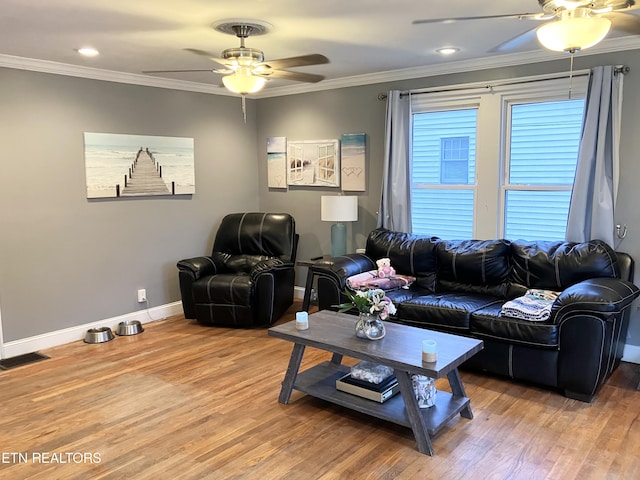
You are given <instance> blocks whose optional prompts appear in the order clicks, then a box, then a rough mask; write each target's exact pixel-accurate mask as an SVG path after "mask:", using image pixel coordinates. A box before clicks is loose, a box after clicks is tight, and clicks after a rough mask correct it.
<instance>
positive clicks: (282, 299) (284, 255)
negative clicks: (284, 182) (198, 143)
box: [177, 212, 298, 327]
mask: <svg viewBox="0 0 640 480" xmlns="http://www.w3.org/2000/svg"><path fill="white" fill-rule="evenodd" d="M297 248H298V234H297V233H296V225H295V220H294V219H293V217H292V216H291V215H289V214H286V213H262V212H252V213H232V214H229V215H226V216H225V217H224V218H223V219H222V222H221V223H220V226H219V227H218V231H217V233H216V238H215V240H214V243H213V251H212V252H211V255H210V256H200V257H193V258H188V259H184V260H180V261H179V262H178V264H177V267H178V277H179V281H180V293H181V296H182V309H183V311H184V316H185V318H189V319H193V318H195V319H196V320H197V321H198V322H199V323H202V324H205V325H217V326H224V327H262V326H269V325H271V324H272V323H273V322H275V321H276V320H277V319H278V318H280V317H281V316H282V314H283V313H284V312H285V311H286V310H287V308H289V307H290V306H291V304H292V303H293V289H294V283H295V270H294V266H295V259H296V251H297Z"/></svg>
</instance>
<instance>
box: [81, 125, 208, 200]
mask: <svg viewBox="0 0 640 480" xmlns="http://www.w3.org/2000/svg"><path fill="white" fill-rule="evenodd" d="M84 157H85V173H86V182H87V198H116V197H139V196H149V195H192V194H194V193H195V184H196V182H195V168H194V147H193V138H183V137H157V136H150V135H129V134H112V133H93V132H85V133H84Z"/></svg>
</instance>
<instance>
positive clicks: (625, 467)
mask: <svg viewBox="0 0 640 480" xmlns="http://www.w3.org/2000/svg"><path fill="white" fill-rule="evenodd" d="M299 308H300V303H299V302H297V303H296V304H294V306H293V307H292V308H291V309H290V310H289V312H288V313H287V314H286V315H285V317H283V319H281V322H282V321H290V320H292V319H293V317H294V312H295V311H296V310H298V309H299ZM311 328H313V322H311ZM291 349H292V344H291V343H289V342H285V341H282V340H279V339H276V338H273V337H269V336H268V335H267V332H266V330H265V329H251V330H234V329H226V328H212V327H204V326H200V325H198V324H197V323H196V322H193V321H189V320H185V319H184V318H183V317H181V316H176V317H172V318H170V319H167V320H163V321H158V322H154V323H150V324H146V325H145V331H144V332H143V333H142V334H140V335H136V336H131V337H116V339H115V340H113V341H111V342H108V343H104V344H98V345H89V344H85V343H84V342H75V343H72V344H68V345H64V346H61V347H57V348H52V349H49V350H46V351H43V353H45V354H47V355H49V356H50V357H51V359H49V360H45V361H41V362H37V363H34V364H31V365H26V366H22V367H19V368H15V369H13V370H7V371H2V372H0V405H1V406H2V415H0V454H1V456H0V479H17V478H20V479H47V480H49V479H86V478H92V479H118V478H122V479H125V478H126V479H145V480H146V479H150V480H151V479H165V478H167V479H187V480H189V479H249V480H251V479H259V480H270V479H274V480H275V479H283V478H286V479H288V480H289V479H292V480H297V479H300V480H302V479H305V480H306V479H323V480H329V479H331V480H333V479H361V478H363V479H367V478H369V479H416V478H420V479H422V478H426V479H430V478H434V479H447V480H448V479H478V478H481V479H483V478H486V479H502V478H505V479H506V478H509V479H520V478H522V479H558V480H560V479H562V480H566V479H572V478H576V479H578V478H579V479H605V478H606V479H608V478H611V479H627V478H628V479H637V478H640V392H638V391H637V390H636V389H635V388H636V385H637V384H638V380H639V377H640V366H638V365H633V364H625V363H623V364H622V365H621V367H620V368H619V369H618V370H617V371H616V372H615V373H614V375H613V376H612V377H611V378H610V379H609V380H608V382H607V384H606V385H605V386H604V388H603V389H602V390H601V391H600V393H599V395H598V396H597V398H596V400H595V402H594V403H592V404H586V403H582V402H578V401H575V400H569V399H567V398H564V397H563V396H561V395H559V394H558V393H556V392H553V391H549V390H546V389H542V388H538V387H535V386H531V385H524V384H519V383H515V382H512V381H509V380H507V379H503V378H497V377H492V376H487V375H481V374H478V373H473V372H468V371H464V370H463V371H461V376H462V380H463V382H464V384H465V388H466V391H467V395H468V396H469V397H470V398H471V405H472V408H473V412H474V419H473V420H467V419H465V418H461V417H458V418H456V419H454V420H452V421H451V422H450V423H449V424H448V425H447V426H446V427H445V428H444V429H443V430H442V431H441V432H440V433H439V434H438V435H437V436H435V437H434V438H433V445H434V449H435V456H433V457H429V456H426V455H422V454H420V453H419V452H418V451H417V450H416V444H415V441H414V439H413V436H412V433H411V431H410V430H409V429H408V428H404V427H401V426H398V425H394V424H390V423H387V422H383V421H380V420H377V419H373V418H369V417H367V416H365V415H362V414H359V413H356V412H352V411H350V410H347V409H344V408H341V407H338V406H336V405H332V404H329V403H326V402H323V401H321V400H318V399H314V398H311V397H308V396H305V395H303V394H301V393H300V392H297V391H294V393H293V395H292V398H291V403H290V404H289V405H282V404H280V403H278V394H279V392H280V384H281V382H282V380H283V377H284V373H285V370H286V368H287V364H288V360H289V356H290V354H291ZM330 358H331V354H329V353H328V352H323V351H321V350H317V349H313V348H307V349H306V352H305V356H304V358H303V368H308V367H309V366H311V365H313V364H315V363H318V362H321V361H325V360H330ZM345 361H346V362H348V363H354V362H355V360H354V359H345ZM437 386H438V388H441V389H448V384H447V382H446V379H442V380H439V381H438V382H437Z"/></svg>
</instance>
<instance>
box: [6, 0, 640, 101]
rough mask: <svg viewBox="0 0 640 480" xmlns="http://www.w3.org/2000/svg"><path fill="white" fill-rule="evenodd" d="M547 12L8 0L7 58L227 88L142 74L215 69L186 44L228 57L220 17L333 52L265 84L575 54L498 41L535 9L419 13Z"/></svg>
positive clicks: (518, 3)
mask: <svg viewBox="0 0 640 480" xmlns="http://www.w3.org/2000/svg"><path fill="white" fill-rule="evenodd" d="M540 11H541V8H540V7H539V5H538V2H537V0H509V1H508V2H507V1H501V2H496V1H488V0H487V1H484V2H480V1H478V0H456V1H449V2H436V1H431V2H426V1H418V0H324V1H323V2H311V1H300V0H295V1H294V0H244V1H242V2H239V1H233V2H232V1H214V0H136V1H131V0H109V1H105V0H32V1H29V2H26V1H24V0H2V5H1V6H0V66H6V67H12V68H25V69H31V70H40V71H50V72H54V73H63V74H71V75H76V76H86V77H89V78H103V77H104V78H106V79H116V80H118V79H120V80H122V81H125V82H130V83H140V84H149V85H158V86H169V87H170V86H172V85H176V86H178V85H183V86H185V87H186V89H193V90H202V91H211V92H213V93H216V92H219V93H220V94H228V93H229V92H227V91H226V89H224V88H220V87H219V85H220V84H221V75H220V74H215V73H209V72H205V73H174V74H163V75H154V76H149V75H144V76H143V74H142V72H143V71H146V70H171V69H206V68H209V67H211V68H216V64H214V63H213V62H211V61H210V60H208V59H207V58H206V57H203V56H198V55H195V54H193V53H191V52H188V51H186V50H184V49H185V48H193V49H200V50H207V51H210V52H212V53H213V54H214V55H215V56H219V55H220V53H221V52H222V50H224V49H226V48H230V47H237V46H239V39H238V38H236V37H234V36H231V35H228V34H224V33H220V32H218V31H216V30H214V28H213V27H212V25H213V24H214V23H216V22H219V21H221V20H227V19H248V20H253V21H260V22H266V23H268V24H269V29H268V31H267V33H266V34H264V35H261V36H253V37H250V38H248V39H247V41H246V45H247V46H248V47H253V48H258V49H260V50H262V51H264V53H265V57H266V59H267V60H269V59H279V58H286V57H292V56H298V55H304V54H309V53H320V54H323V55H325V56H327V57H328V58H329V59H330V63H329V64H326V65H316V66H310V67H299V68H292V70H295V71H301V72H308V73H316V74H320V75H324V76H325V78H326V79H325V80H324V81H322V82H320V83H318V84H299V83H297V82H291V81H287V80H282V79H273V80H270V81H269V82H268V84H267V87H266V88H265V90H264V92H266V93H263V94H261V95H268V94H269V93H268V92H270V91H271V92H277V91H281V92H284V91H287V92H292V91H293V92H297V91H310V90H313V89H322V88H329V87H331V88H333V87H335V86H341V85H350V84H365V83H376V82H379V81H385V80H390V79H398V78H412V77H420V76H425V75H429V74H434V72H435V73H449V72H451V71H461V70H464V69H470V66H471V65H476V66H477V65H485V66H488V67H490V66H501V65H509V64H516V63H528V62H532V61H539V60H546V59H552V58H563V56H564V57H566V54H562V53H553V52H549V51H546V50H544V49H543V48H542V47H541V46H540V45H539V44H538V43H537V40H536V39H535V35H531V36H530V41H529V42H524V43H522V44H521V45H519V46H518V47H517V48H516V49H511V50H509V51H507V52H501V51H492V49H494V48H495V47H496V46H498V45H500V44H502V43H503V42H505V41H507V40H509V39H511V38H513V37H516V36H518V35H519V34H521V33H523V32H525V31H527V30H530V29H532V28H535V27H536V26H537V25H539V24H538V23H537V22H536V21H534V20H518V19H483V20H472V21H466V22H457V23H449V24H423V25H413V24H412V21H413V20H416V19H426V18H442V17H457V16H470V15H497V14H507V13H509V14H510V13H524V12H533V13H536V12H540ZM639 12H640V9H638V10H634V11H633V13H634V14H638V13H639ZM639 37H640V36H626V37H623V36H621V35H620V34H619V33H616V32H611V33H610V34H609V36H608V37H607V39H606V40H605V41H603V42H602V43H601V44H599V45H596V46H595V47H592V49H589V50H585V51H583V52H580V53H579V55H585V54H588V53H589V52H592V53H600V52H606V51H612V50H624V49H630V48H640V38H639ZM85 45H90V46H92V47H94V48H96V49H98V50H99V51H100V55H99V56H97V57H93V58H86V57H82V56H80V55H79V54H78V53H77V52H76V51H75V50H74V49H78V48H80V47H83V46H85ZM447 46H452V47H455V48H458V49H459V51H458V52H457V53H456V54H454V55H451V56H448V57H444V56H442V55H441V54H439V53H437V52H436V49H438V48H441V47H447ZM51 62H53V63H51Z"/></svg>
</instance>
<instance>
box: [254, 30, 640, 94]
mask: <svg viewBox="0 0 640 480" xmlns="http://www.w3.org/2000/svg"><path fill="white" fill-rule="evenodd" d="M636 49H640V36H639V37H624V38H617V39H611V40H607V41H605V42H601V43H600V44H598V45H596V46H594V47H591V48H589V49H588V50H584V51H582V52H579V53H577V54H576V55H580V56H587V55H598V54H601V53H612V52H620V51H624V50H636ZM566 58H567V54H566V53H564V52H552V51H551V50H537V51H533V52H525V53H507V54H504V55H497V56H493V57H483V58H477V59H473V60H461V61H458V62H447V63H439V64H434V65H425V66H422V67H414V68H405V69H399V70H390V71H387V72H378V73H371V74H366V75H356V76H352V77H343V78H336V79H331V80H323V81H322V82H319V83H316V84H311V85H310V84H299V85H293V86H289V87H277V88H272V89H268V90H267V89H265V90H263V91H262V92H259V93H258V94H256V98H267V97H279V96H285V95H295V94H298V93H309V92H317V91H322V90H334V89H337V88H346V87H356V86H363V85H372V84H376V83H386V82H397V81H401V80H411V79H414V78H426V77H435V76H438V75H449V74H453V73H464V72H470V71H477V70H487V69H491V68H502V67H512V66H514V65H526V64H530V63H539V62H549V61H553V60H562V59H566Z"/></svg>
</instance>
